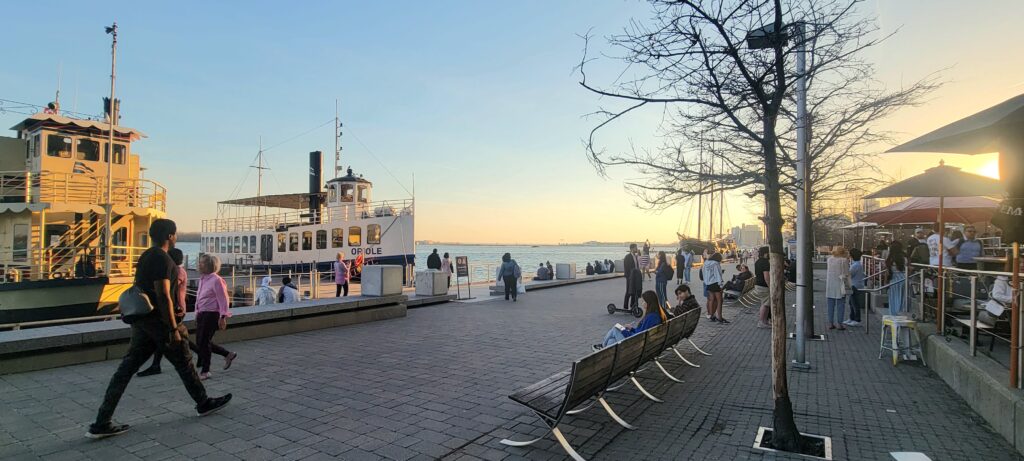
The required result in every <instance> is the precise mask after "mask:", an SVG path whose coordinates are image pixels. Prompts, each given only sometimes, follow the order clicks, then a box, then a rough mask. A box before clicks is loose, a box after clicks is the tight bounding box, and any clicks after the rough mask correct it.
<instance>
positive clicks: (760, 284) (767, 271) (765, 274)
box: [754, 246, 772, 328]
mask: <svg viewBox="0 0 1024 461" xmlns="http://www.w3.org/2000/svg"><path fill="white" fill-rule="evenodd" d="M771 271H772V263H771V260H770V259H768V247H766V246H764V247H761V248H758V249H757V261H756V262H754V295H755V296H757V297H758V298H760V299H761V311H760V313H759V314H760V315H759V316H758V320H759V321H758V323H757V326H758V327H759V328H766V327H768V326H769V325H768V312H769V310H768V308H769V306H770V305H771V297H770V296H769V295H770V293H771V290H769V289H768V281H769V280H771Z"/></svg>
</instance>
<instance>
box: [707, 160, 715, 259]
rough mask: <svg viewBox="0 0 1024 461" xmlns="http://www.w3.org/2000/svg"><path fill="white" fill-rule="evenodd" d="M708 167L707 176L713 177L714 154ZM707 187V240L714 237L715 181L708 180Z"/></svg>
mask: <svg viewBox="0 0 1024 461" xmlns="http://www.w3.org/2000/svg"><path fill="white" fill-rule="evenodd" d="M708 167H709V172H708V177H714V176H715V157H714V156H712V157H711V162H710V165H708ZM708 187H709V188H710V189H711V192H710V194H711V196H710V197H708V217H709V218H710V219H708V240H714V239H715V183H714V182H713V181H708Z"/></svg>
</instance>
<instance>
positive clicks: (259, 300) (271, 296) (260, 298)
mask: <svg viewBox="0 0 1024 461" xmlns="http://www.w3.org/2000/svg"><path fill="white" fill-rule="evenodd" d="M270 281H271V278H270V276H269V275H268V276H266V277H263V280H262V281H261V282H260V287H259V288H257V289H256V294H255V296H254V298H255V300H256V303H255V305H257V306H263V305H266V304H274V302H275V300H276V299H277V293H276V292H275V291H274V289H273V288H271V287H270Z"/></svg>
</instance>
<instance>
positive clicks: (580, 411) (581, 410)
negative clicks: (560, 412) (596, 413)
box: [565, 402, 596, 415]
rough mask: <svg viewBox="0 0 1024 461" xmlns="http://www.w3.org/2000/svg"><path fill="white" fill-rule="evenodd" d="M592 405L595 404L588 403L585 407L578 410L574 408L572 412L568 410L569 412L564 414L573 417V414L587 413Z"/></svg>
mask: <svg viewBox="0 0 1024 461" xmlns="http://www.w3.org/2000/svg"><path fill="white" fill-rule="evenodd" d="M594 403H596V402H590V403H588V404H586V405H584V406H582V407H580V408H576V409H574V410H569V411H567V412H565V414H567V415H575V414H579V413H583V412H584V411H587V410H589V409H590V408H591V407H593V406H594Z"/></svg>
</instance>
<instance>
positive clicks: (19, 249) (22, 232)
mask: <svg viewBox="0 0 1024 461" xmlns="http://www.w3.org/2000/svg"><path fill="white" fill-rule="evenodd" d="M12 249H13V250H14V260H15V261H25V260H27V259H28V224H15V225H14V247H13V248H12Z"/></svg>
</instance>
